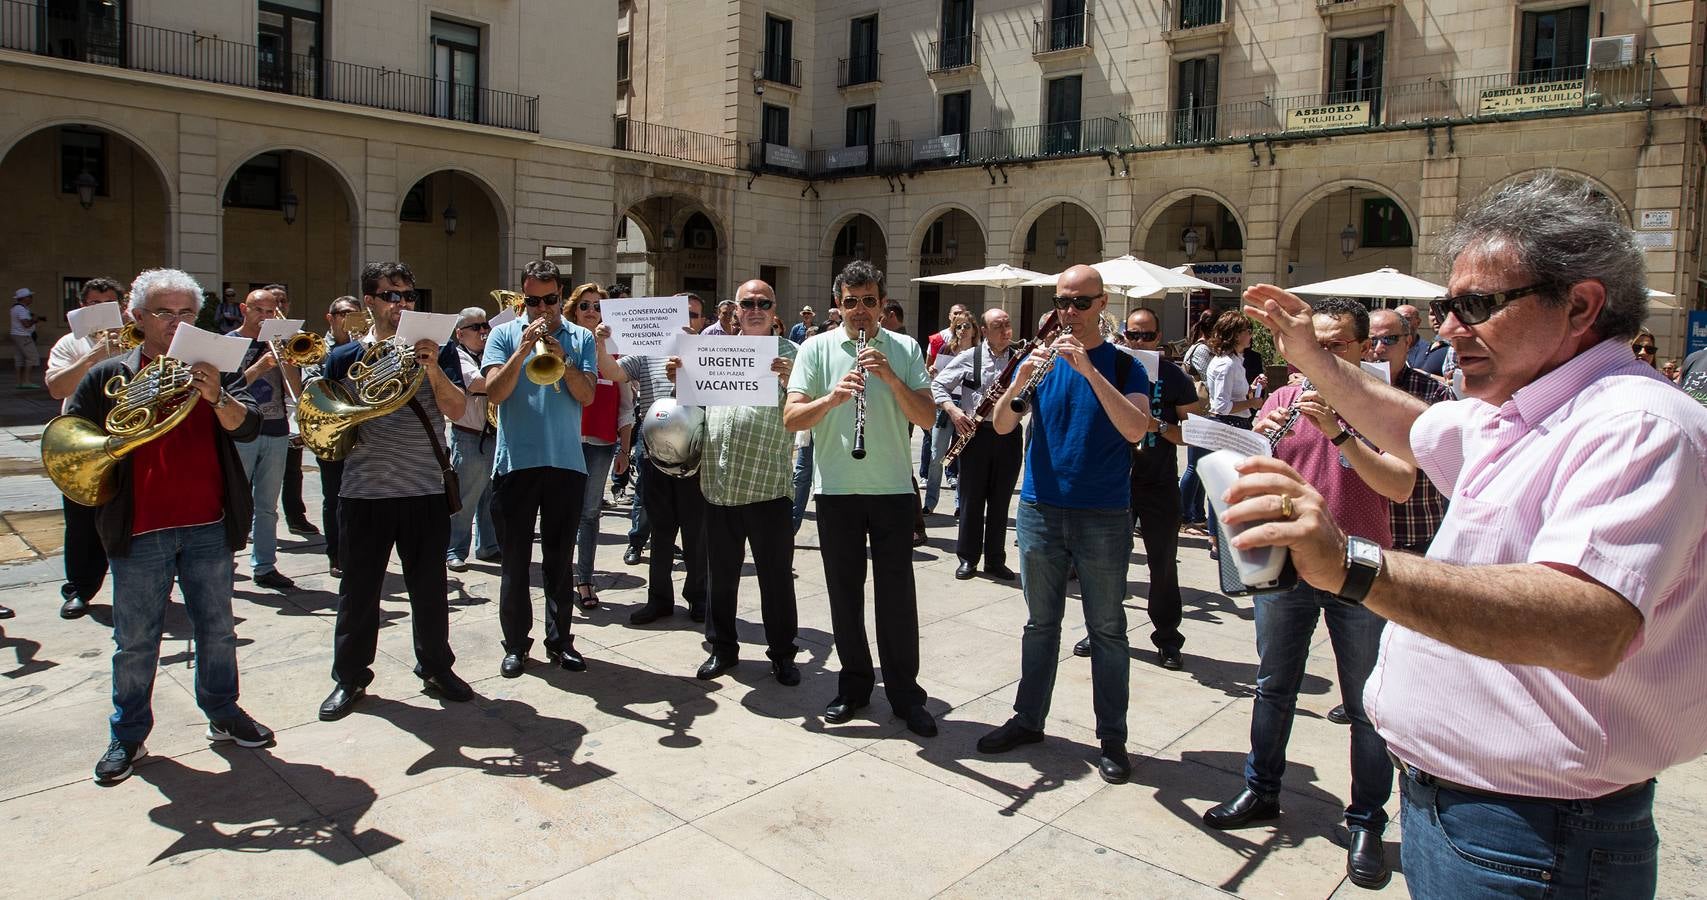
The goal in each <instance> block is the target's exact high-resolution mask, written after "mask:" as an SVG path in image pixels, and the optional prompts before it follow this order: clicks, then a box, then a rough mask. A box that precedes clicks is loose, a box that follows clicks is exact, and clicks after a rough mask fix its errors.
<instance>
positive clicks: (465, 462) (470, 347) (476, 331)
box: [439, 306, 499, 572]
mask: <svg viewBox="0 0 1707 900" xmlns="http://www.w3.org/2000/svg"><path fill="white" fill-rule="evenodd" d="M491 333H492V326H491V325H489V324H487V322H486V310H485V309H483V308H481V307H478V306H470V307H468V308H466V309H464V310H463V311H462V312H460V313H458V314H457V320H456V331H454V332H452V333H451V339H450V343H448V344H446V345H445V348H444V349H443V350H441V351H440V352H439V366H440V367H442V368H443V369H444V370H445V374H446V375H447V376H449V377H450V379H451V381H453V382H455V383H456V384H458V385H460V386H461V387H462V389H463V390H464V391H466V392H467V393H468V405H467V406H466V407H464V408H463V411H462V415H460V416H458V417H456V418H455V419H453V420H451V423H450V438H451V439H450V464H451V467H452V468H454V469H456V481H457V485H458V487H460V488H461V490H462V497H461V501H462V503H461V508H460V509H458V510H457V511H456V512H455V513H452V514H451V517H450V546H449V547H448V548H446V550H445V568H447V569H449V570H451V571H452V572H466V571H468V550H469V547H470V546H471V545H472V546H473V547H474V556H475V558H477V559H487V560H489V559H492V558H494V557H496V556H498V552H499V548H498V532H497V530H496V526H495V525H494V524H493V522H492V491H491V490H490V489H489V488H490V486H491V483H492V453H493V451H494V450H495V449H496V444H497V434H496V432H495V429H493V427H492V425H491V423H490V422H488V421H487V419H486V376H485V374H484V373H482V372H481V371H480V358H481V355H482V354H484V353H485V352H486V336H487V335H489V334H491ZM477 533H478V534H479V535H480V542H479V543H478V544H475V543H474V536H475V534H477Z"/></svg>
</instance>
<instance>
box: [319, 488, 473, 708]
mask: <svg viewBox="0 0 1707 900" xmlns="http://www.w3.org/2000/svg"><path fill="white" fill-rule="evenodd" d="M338 515H339V516H340V517H341V518H342V519H343V521H342V522H341V523H339V524H340V527H339V529H338V534H339V537H340V538H342V540H343V546H342V547H341V548H339V556H340V558H342V559H343V560H344V563H345V565H344V578H343V581H341V582H340V583H339V585H338V594H339V597H338V623H337V626H336V628H335V629H334V631H333V639H332V677H333V678H334V679H336V680H337V682H338V683H339V684H343V685H349V686H351V687H357V686H360V687H366V686H367V684H368V683H369V682H371V681H373V658H374V653H375V651H376V649H377V647H378V644H379V623H380V609H379V598H380V593H381V592H382V591H383V590H384V589H385V566H386V563H387V562H389V561H390V560H391V550H392V548H393V547H395V548H396V549H397V558H398V559H399V560H401V561H402V563H403V585H404V587H405V588H406V589H407V590H408V592H409V618H410V624H411V625H412V626H414V630H415V661H416V663H418V664H419V670H420V672H421V673H422V674H423V675H438V674H440V673H443V672H448V671H450V667H451V664H453V663H455V662H456V656H455V655H453V654H452V653H451V651H450V608H449V605H448V601H447V599H446V597H445V546H446V545H447V544H449V543H450V506H449V505H448V504H447V503H446V502H445V495H443V494H430V495H428V496H425V497H391V498H386V499H383V500H356V499H351V498H349V497H345V498H343V499H342V500H341V501H339V503H338Z"/></svg>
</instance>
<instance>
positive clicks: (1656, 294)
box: [1648, 288, 1678, 309]
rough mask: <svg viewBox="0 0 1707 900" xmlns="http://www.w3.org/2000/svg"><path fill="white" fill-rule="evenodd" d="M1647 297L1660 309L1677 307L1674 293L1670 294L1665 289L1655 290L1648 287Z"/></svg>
mask: <svg viewBox="0 0 1707 900" xmlns="http://www.w3.org/2000/svg"><path fill="white" fill-rule="evenodd" d="M1648 299H1649V300H1652V301H1654V305H1655V306H1658V307H1660V308H1661V309H1677V308H1678V305H1677V302H1676V301H1677V295H1676V294H1670V293H1667V292H1665V291H1656V290H1654V289H1653V288H1648Z"/></svg>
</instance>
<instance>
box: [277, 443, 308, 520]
mask: <svg viewBox="0 0 1707 900" xmlns="http://www.w3.org/2000/svg"><path fill="white" fill-rule="evenodd" d="M279 504H280V505H281V506H283V507H284V519H285V524H287V525H294V524H296V523H298V522H306V521H308V507H307V506H304V505H303V503H302V448H301V447H292V448H290V449H289V450H286V451H285V473H284V488H283V490H281V491H280V493H279Z"/></svg>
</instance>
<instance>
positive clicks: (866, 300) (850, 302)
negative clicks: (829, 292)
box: [836, 294, 883, 309]
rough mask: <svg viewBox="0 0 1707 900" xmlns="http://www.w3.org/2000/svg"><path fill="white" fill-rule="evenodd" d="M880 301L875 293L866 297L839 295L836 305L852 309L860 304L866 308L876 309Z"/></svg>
mask: <svg viewBox="0 0 1707 900" xmlns="http://www.w3.org/2000/svg"><path fill="white" fill-rule="evenodd" d="M881 302H883V301H882V300H881V298H879V297H878V296H877V295H876V294H872V295H870V296H866V297H841V298H839V299H837V300H836V303H837V305H839V306H840V307H841V308H842V309H854V308H856V307H860V306H863V307H865V308H866V309H876V308H877V306H878V304H879V303H881Z"/></svg>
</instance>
